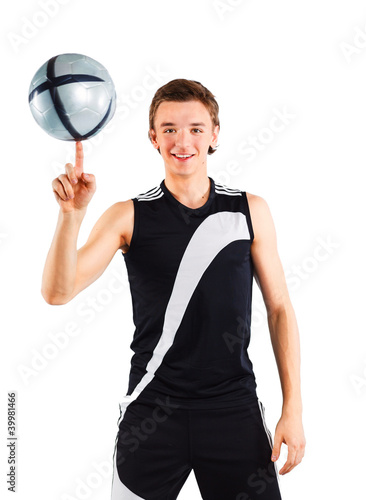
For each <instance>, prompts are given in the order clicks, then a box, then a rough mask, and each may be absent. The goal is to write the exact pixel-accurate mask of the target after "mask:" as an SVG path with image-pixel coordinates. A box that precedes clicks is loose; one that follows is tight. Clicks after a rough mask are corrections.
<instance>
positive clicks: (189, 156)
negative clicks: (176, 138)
mask: <svg viewBox="0 0 366 500" xmlns="http://www.w3.org/2000/svg"><path fill="white" fill-rule="evenodd" d="M172 155H173V156H175V158H178V160H188V159H189V158H192V156H194V155H179V154H174V153H172Z"/></svg>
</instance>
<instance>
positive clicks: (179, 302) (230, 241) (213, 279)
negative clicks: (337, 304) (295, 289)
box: [120, 177, 257, 410]
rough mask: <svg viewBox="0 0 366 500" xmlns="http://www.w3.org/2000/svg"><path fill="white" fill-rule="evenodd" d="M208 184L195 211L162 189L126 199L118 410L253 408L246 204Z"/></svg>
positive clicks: (241, 196) (242, 197)
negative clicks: (129, 333)
mask: <svg viewBox="0 0 366 500" xmlns="http://www.w3.org/2000/svg"><path fill="white" fill-rule="evenodd" d="M209 179H210V183H211V187H210V194H209V198H208V200H207V201H206V203H205V204H204V205H203V206H201V207H199V208H195V209H192V208H189V207H186V206H185V205H183V204H182V203H180V202H179V201H178V200H177V199H176V198H175V197H174V196H173V195H172V193H171V192H170V191H169V190H168V189H167V188H166V186H165V183H164V180H163V181H162V182H161V183H160V185H159V186H156V187H154V188H153V189H150V190H149V191H147V192H146V193H143V194H140V195H138V196H136V197H135V198H133V204H134V212H135V216H134V228H133V234H132V238H131V242H130V248H129V250H128V252H127V253H125V254H123V256H124V260H125V263H126V267H127V274H128V280H129V285H130V290H131V297H132V310H133V322H134V325H135V327H136V329H135V332H134V336H133V341H132V343H131V345H130V347H131V349H132V350H133V351H134V355H133V356H132V359H131V369H130V376H129V386H128V391H127V394H126V395H125V396H124V397H123V400H122V401H121V403H120V407H121V410H122V407H125V406H126V404H128V403H130V402H132V401H134V400H136V399H138V400H139V401H141V402H149V403H151V402H152V403H154V402H155V403H156V402H159V403H160V404H161V403H164V401H169V402H170V403H173V404H177V405H179V406H180V407H181V408H187V409H195V408H224V407H230V406H236V405H239V404H243V403H245V402H246V401H249V400H251V399H253V398H254V399H257V394H256V381H255V376H254V372H253V369H252V363H251V361H250V359H249V357H248V353H247V348H248V345H249V341H250V327H251V306H252V284H253V263H252V259H251V254H250V247H251V244H252V241H253V238H254V233H253V227H252V223H251V218H250V212H249V206H248V200H247V196H246V192H244V191H241V190H239V189H233V188H229V187H227V186H225V185H222V184H219V183H216V182H214V180H213V179H212V178H211V177H209ZM166 398H168V399H166Z"/></svg>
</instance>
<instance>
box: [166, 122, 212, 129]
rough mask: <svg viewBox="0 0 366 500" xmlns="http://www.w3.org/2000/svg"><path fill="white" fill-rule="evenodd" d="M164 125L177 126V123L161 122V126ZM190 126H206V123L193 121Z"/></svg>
mask: <svg viewBox="0 0 366 500" xmlns="http://www.w3.org/2000/svg"><path fill="white" fill-rule="evenodd" d="M162 127H175V123H172V122H165V123H161V124H160V128H162ZM190 127H206V124H205V123H203V122H197V123H191V124H190Z"/></svg>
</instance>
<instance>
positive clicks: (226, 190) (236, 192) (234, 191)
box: [215, 184, 241, 196]
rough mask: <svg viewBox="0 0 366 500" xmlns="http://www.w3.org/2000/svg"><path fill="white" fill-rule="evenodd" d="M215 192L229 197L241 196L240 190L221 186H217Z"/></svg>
mask: <svg viewBox="0 0 366 500" xmlns="http://www.w3.org/2000/svg"><path fill="white" fill-rule="evenodd" d="M215 192H216V193H218V194H228V195H229V196H241V191H240V189H232V188H228V187H226V186H223V185H221V184H215Z"/></svg>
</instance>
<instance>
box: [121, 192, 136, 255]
mask: <svg viewBox="0 0 366 500" xmlns="http://www.w3.org/2000/svg"><path fill="white" fill-rule="evenodd" d="M132 201H133V211H134V214H133V229H132V236H131V241H130V246H129V249H128V252H126V253H123V252H122V255H123V257H128V255H129V254H130V253H131V252H132V253H133V251H134V248H135V246H136V242H137V236H138V229H139V225H140V211H139V201H138V199H137V198H132Z"/></svg>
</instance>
